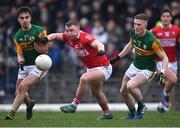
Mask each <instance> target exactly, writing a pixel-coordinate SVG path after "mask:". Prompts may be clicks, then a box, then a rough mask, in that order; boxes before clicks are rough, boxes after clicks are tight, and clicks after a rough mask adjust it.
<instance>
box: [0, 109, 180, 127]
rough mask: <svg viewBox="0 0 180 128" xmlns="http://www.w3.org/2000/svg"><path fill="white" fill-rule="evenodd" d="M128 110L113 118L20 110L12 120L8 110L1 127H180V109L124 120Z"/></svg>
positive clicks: (2, 118)
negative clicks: (7, 118) (8, 118)
mask: <svg viewBox="0 0 180 128" xmlns="http://www.w3.org/2000/svg"><path fill="white" fill-rule="evenodd" d="M126 113H127V112H113V115H114V118H113V120H96V119H97V117H99V116H100V114H101V112H76V113H74V114H69V113H68V114H65V113H62V112H37V111H36V112H34V115H33V118H32V119H31V120H28V121H27V120H26V119H25V112H18V113H17V114H16V117H15V119H14V120H12V121H5V120H4V117H5V114H6V112H0V127H150V126H153V127H178V126H179V127H180V111H169V112H166V113H164V114H160V113H158V112H156V111H153V112H151V111H148V112H146V113H145V116H144V118H143V119H141V120H122V119H121V118H123V117H124V116H126Z"/></svg>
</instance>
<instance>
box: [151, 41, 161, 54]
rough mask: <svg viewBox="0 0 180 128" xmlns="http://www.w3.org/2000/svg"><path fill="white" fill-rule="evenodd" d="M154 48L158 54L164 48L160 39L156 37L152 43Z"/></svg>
mask: <svg viewBox="0 0 180 128" xmlns="http://www.w3.org/2000/svg"><path fill="white" fill-rule="evenodd" d="M152 49H153V50H154V52H155V53H156V54H158V53H160V52H162V51H163V49H162V47H161V45H160V42H159V40H158V39H155V40H154V42H153V43H152Z"/></svg>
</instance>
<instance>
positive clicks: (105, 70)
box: [87, 65, 112, 80]
mask: <svg viewBox="0 0 180 128" xmlns="http://www.w3.org/2000/svg"><path fill="white" fill-rule="evenodd" d="M94 69H98V70H100V71H101V72H102V73H103V74H104V78H105V80H107V79H109V77H110V76H111V74H112V66H111V65H109V66H107V67H105V66H101V67H95V68H88V69H87V72H88V71H92V70H94Z"/></svg>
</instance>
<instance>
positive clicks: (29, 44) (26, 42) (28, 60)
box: [14, 24, 47, 65]
mask: <svg viewBox="0 0 180 128" xmlns="http://www.w3.org/2000/svg"><path fill="white" fill-rule="evenodd" d="M46 36H47V32H46V30H45V29H44V28H43V27H41V26H37V25H33V24H32V26H31V29H30V30H28V31H23V29H22V28H20V29H19V30H18V32H17V33H16V34H15V37H14V42H15V45H16V50H17V53H18V52H19V53H20V52H21V53H22V54H23V56H24V59H25V63H24V65H34V61H35V59H36V57H37V56H38V55H40V53H38V52H37V51H36V50H35V49H34V46H35V45H36V43H35V42H34V39H35V37H46Z"/></svg>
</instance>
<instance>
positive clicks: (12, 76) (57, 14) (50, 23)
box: [0, 0, 180, 102]
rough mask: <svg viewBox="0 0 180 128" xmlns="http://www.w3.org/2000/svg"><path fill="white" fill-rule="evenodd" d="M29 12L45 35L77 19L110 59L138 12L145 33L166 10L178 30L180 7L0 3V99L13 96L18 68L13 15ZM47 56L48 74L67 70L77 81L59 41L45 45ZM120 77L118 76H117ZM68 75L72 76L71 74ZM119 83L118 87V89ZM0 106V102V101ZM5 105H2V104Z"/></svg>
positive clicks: (102, 0)
mask: <svg viewBox="0 0 180 128" xmlns="http://www.w3.org/2000/svg"><path fill="white" fill-rule="evenodd" d="M23 5H27V6H29V7H31V8H32V11H33V16H32V23H33V24H37V25H41V26H44V27H46V29H47V31H48V33H52V32H64V30H65V27H64V24H65V23H66V22H67V21H68V20H69V19H78V20H79V21H80V24H81V29H82V30H84V31H86V32H89V33H92V34H93V35H94V36H96V37H97V39H99V40H100V41H101V42H102V43H104V44H105V46H106V54H107V55H108V56H109V57H110V58H111V57H112V56H115V55H116V54H117V53H118V52H119V51H121V50H122V48H123V46H124V45H125V43H127V42H128V41H129V40H128V39H129V30H130V29H131V27H132V20H133V19H132V18H133V17H134V16H135V15H136V14H137V13H141V12H145V13H146V14H147V15H148V16H149V23H148V29H151V28H152V27H154V26H155V25H157V24H159V17H160V12H161V10H162V9H163V8H170V9H171V10H172V14H173V23H174V24H176V25H178V26H180V19H179V17H180V3H179V1H178V0H3V1H2V0H1V1H0V97H2V96H6V95H8V94H12V93H14V90H15V83H16V78H17V71H18V64H17V59H16V50H15V45H14V42H13V37H14V34H15V32H16V31H17V30H18V29H19V27H20V26H19V24H18V22H17V17H16V12H17V9H18V7H20V6H23ZM49 55H50V56H51V58H52V60H53V67H52V69H51V70H50V73H51V72H52V74H60V75H61V76H62V75H64V74H65V72H67V71H69V70H64V67H67V66H64V65H67V64H68V66H69V67H68V68H70V67H71V68H73V69H74V70H72V71H73V72H74V74H75V76H76V77H75V78H78V77H79V76H80V74H81V73H82V72H84V68H82V67H83V64H82V63H80V61H78V59H77V57H76V56H75V54H74V51H73V50H72V49H69V48H67V46H66V44H65V43H64V42H61V41H54V42H50V43H49ZM130 61H131V55H130V56H129V57H126V58H125V59H123V60H121V62H120V63H119V64H118V65H116V66H115V70H114V73H113V76H112V77H120V73H118V72H117V73H116V71H120V72H121V71H124V70H125V67H127V66H128V64H129V63H130ZM121 73H122V72H121ZM71 74H72V72H71ZM119 87H120V83H118V88H119ZM0 102H1V99H0ZM4 102H5V101H4Z"/></svg>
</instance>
